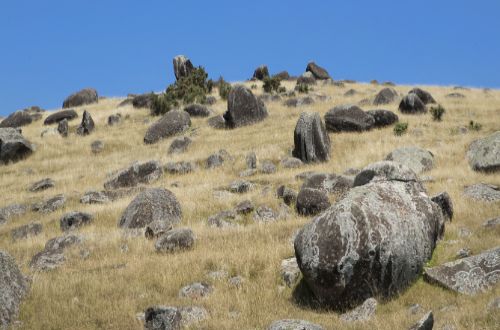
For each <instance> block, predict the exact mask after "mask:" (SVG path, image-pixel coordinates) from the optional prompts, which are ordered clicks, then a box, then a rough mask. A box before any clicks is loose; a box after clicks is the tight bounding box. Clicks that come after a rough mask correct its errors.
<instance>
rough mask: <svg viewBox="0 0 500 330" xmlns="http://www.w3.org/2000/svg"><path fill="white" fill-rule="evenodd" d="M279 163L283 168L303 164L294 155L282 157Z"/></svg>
mask: <svg viewBox="0 0 500 330" xmlns="http://www.w3.org/2000/svg"><path fill="white" fill-rule="evenodd" d="M280 164H281V167H283V168H299V167H301V166H302V165H304V163H303V162H302V161H301V160H300V159H298V158H295V157H287V158H283V159H282V160H281V162H280Z"/></svg>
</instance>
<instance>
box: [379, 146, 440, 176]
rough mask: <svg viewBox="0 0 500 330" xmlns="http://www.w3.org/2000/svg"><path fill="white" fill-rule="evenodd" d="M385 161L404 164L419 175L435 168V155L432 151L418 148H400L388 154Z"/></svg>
mask: <svg viewBox="0 0 500 330" xmlns="http://www.w3.org/2000/svg"><path fill="white" fill-rule="evenodd" d="M385 160H390V161H394V162H397V163H400V164H403V165H405V166H406V167H408V168H410V169H411V170H412V171H414V172H415V173H417V174H419V173H422V172H425V171H429V170H430V169H432V168H433V167H434V155H433V154H432V153H431V152H430V151H428V150H425V149H421V148H418V147H402V148H398V149H396V150H393V151H392V152H391V153H390V154H388V155H387V156H386V157H385Z"/></svg>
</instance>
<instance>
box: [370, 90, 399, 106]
mask: <svg viewBox="0 0 500 330" xmlns="http://www.w3.org/2000/svg"><path fill="white" fill-rule="evenodd" d="M397 97H398V92H396V90H395V89H394V88H390V87H387V88H384V89H382V90H381V91H380V92H378V94H377V95H376V96H375V99H374V100H373V104H374V105H381V104H389V103H392V102H394V101H395V100H396V98H397Z"/></svg>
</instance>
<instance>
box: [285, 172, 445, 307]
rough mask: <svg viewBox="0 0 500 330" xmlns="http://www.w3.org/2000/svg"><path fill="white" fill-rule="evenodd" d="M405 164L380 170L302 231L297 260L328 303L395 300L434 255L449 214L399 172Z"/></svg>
mask: <svg viewBox="0 0 500 330" xmlns="http://www.w3.org/2000/svg"><path fill="white" fill-rule="evenodd" d="M398 165H399V164H394V165H393V167H394V168H393V169H392V172H391V171H386V172H388V173H389V174H391V176H388V175H386V174H387V173H386V172H383V171H382V173H381V174H382V175H377V174H376V172H375V171H373V172H374V173H372V175H373V176H372V178H371V179H370V180H364V181H365V182H366V183H365V184H364V185H362V186H358V187H355V188H352V189H351V190H350V191H349V192H347V193H346V194H345V195H344V196H343V197H342V198H341V199H340V200H339V201H338V202H337V203H335V204H334V205H333V206H331V207H330V208H328V209H327V210H326V211H324V212H323V213H321V214H320V215H319V216H317V217H316V218H314V219H313V221H312V222H311V223H309V224H307V225H306V226H305V227H303V228H302V229H301V230H300V231H299V233H298V235H297V237H296V239H295V244H294V246H295V255H296V257H297V263H298V264H299V267H300V269H301V271H302V274H303V276H304V279H305V281H306V283H307V285H308V287H309V288H310V289H311V291H312V293H313V294H314V296H315V298H316V299H317V300H318V302H319V303H320V304H321V305H324V306H331V307H340V308H342V307H346V306H353V305H356V304H359V303H361V302H362V301H364V300H365V299H367V298H369V297H371V296H372V295H373V294H378V295H380V296H382V297H390V296H393V295H394V294H396V293H398V292H399V291H401V290H403V289H405V288H406V287H407V286H408V285H409V284H410V283H412V282H413V281H414V280H416V279H417V277H418V276H419V274H420V271H421V270H422V268H423V266H424V264H425V263H426V262H427V261H428V260H429V259H430V258H431V256H432V252H433V250H434V248H435V246H436V241H437V240H438V238H440V237H441V235H442V233H443V230H444V222H445V219H444V217H443V215H442V210H441V209H440V208H439V206H438V205H437V204H436V203H434V202H432V201H431V199H430V198H429V197H428V196H427V195H426V194H425V190H423V188H422V186H421V185H419V184H418V182H416V181H413V180H406V181H403V180H400V177H401V176H400V175H398V176H396V175H394V172H395V169H397V168H398ZM399 166H401V167H402V165H399ZM386 167H388V165H387V164H386ZM406 170H407V171H410V172H411V170H409V169H406ZM367 171H368V170H367ZM362 173H363V172H361V173H360V174H358V176H359V175H362ZM391 177H392V179H391ZM413 177H414V178H416V175H415V174H414V173H413ZM356 180H357V179H356Z"/></svg>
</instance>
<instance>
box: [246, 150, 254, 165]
mask: <svg viewBox="0 0 500 330" xmlns="http://www.w3.org/2000/svg"><path fill="white" fill-rule="evenodd" d="M245 162H246V164H247V169H256V168H257V155H256V154H255V152H253V151H252V152H249V153H248V154H247V155H246V157H245Z"/></svg>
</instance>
